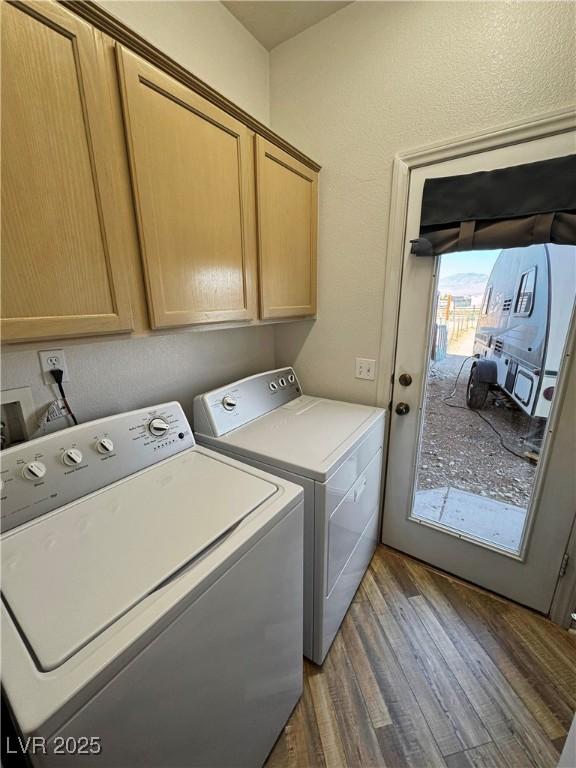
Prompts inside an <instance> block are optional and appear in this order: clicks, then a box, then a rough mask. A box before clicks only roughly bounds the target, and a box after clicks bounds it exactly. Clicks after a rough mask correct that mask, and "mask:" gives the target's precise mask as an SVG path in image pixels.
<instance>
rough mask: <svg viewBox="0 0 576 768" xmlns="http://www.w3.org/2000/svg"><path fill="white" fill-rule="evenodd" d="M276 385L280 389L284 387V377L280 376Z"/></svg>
mask: <svg viewBox="0 0 576 768" xmlns="http://www.w3.org/2000/svg"><path fill="white" fill-rule="evenodd" d="M278 384H280V386H281V387H285V386H286V379H285V378H284V376H280V378H279V379H278Z"/></svg>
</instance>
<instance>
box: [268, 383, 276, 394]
mask: <svg viewBox="0 0 576 768" xmlns="http://www.w3.org/2000/svg"><path fill="white" fill-rule="evenodd" d="M268 387H269V388H270V391H271V392H276V390H277V389H278V384H276V382H275V381H271V382H270V384H268Z"/></svg>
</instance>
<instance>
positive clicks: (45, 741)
mask: <svg viewBox="0 0 576 768" xmlns="http://www.w3.org/2000/svg"><path fill="white" fill-rule="evenodd" d="M1 478H2V527H3V532H2V537H1V550H2V607H1V611H2V661H3V664H2V667H3V669H2V686H3V703H4V704H5V705H6V706H7V708H8V710H9V713H10V715H11V718H12V721H13V723H14V724H15V726H16V729H15V730H16V735H15V736H14V739H13V741H12V742H11V743H9V744H6V743H5V744H4V748H5V751H7V752H9V753H18V752H23V751H24V752H26V754H27V757H28V758H29V759H30V761H31V762H32V764H33V765H35V766H36V765H37V766H50V767H51V768H52V766H60V765H66V766H74V768H76V767H77V766H83V765H86V766H95V767H96V766H97V767H98V768H120V767H121V768H143V766H151V767H152V766H153V767H154V768H164V767H165V766H171V767H176V766H186V768H189V766H230V765H235V766H252V767H255V766H259V765H261V764H262V763H263V762H264V760H265V758H266V756H267V754H268V752H269V750H270V749H271V748H272V746H273V744H274V742H275V740H276V738H277V737H278V735H279V733H280V731H281V729H282V727H283V726H284V724H285V722H286V720H287V718H288V717H289V715H290V713H291V711H292V709H293V707H294V705H295V704H296V702H297V701H298V698H299V697H300V694H301V690H302V556H303V555H302V541H303V537H302V526H303V505H302V489H301V488H299V487H298V486H296V485H292V484H291V483H289V482H285V481H283V480H281V479H279V478H278V477H272V476H271V475H269V474H266V473H264V472H261V471H259V470H257V469H253V468H251V467H247V466H246V465H245V464H239V463H238V462H236V461H233V460H231V459H228V458H226V457H224V456H222V455H221V454H216V453H214V452H212V451H210V450H207V449H205V448H200V447H198V446H197V445H195V442H194V438H193V435H192V432H191V429H190V426H189V424H188V422H187V420H186V417H185V416H184V413H183V412H182V409H181V407H180V405H179V404H178V403H168V404H165V405H160V406H157V407H154V408H147V409H143V410H138V411H134V412H131V413H125V414H121V415H118V416H114V417H111V418H108V419H101V420H99V421H93V422H91V423H87V424H82V425H80V426H77V427H72V428H71V429H67V430H64V431H62V432H59V433H56V434H52V435H49V436H46V437H42V438H40V439H37V440H33V441H31V442H29V443H25V444H23V445H21V446H16V447H14V448H11V449H9V450H6V451H4V452H3V454H2V472H1ZM5 736H6V735H5V734H3V737H4V738H3V740H4V741H6V738H5ZM17 736H20V739H21V740H20V742H18V741H17Z"/></svg>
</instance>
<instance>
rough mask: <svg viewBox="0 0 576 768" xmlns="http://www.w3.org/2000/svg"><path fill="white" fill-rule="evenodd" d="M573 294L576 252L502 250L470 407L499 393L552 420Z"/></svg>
mask: <svg viewBox="0 0 576 768" xmlns="http://www.w3.org/2000/svg"><path fill="white" fill-rule="evenodd" d="M575 294H576V246H573V245H550V244H548V245H531V246H529V247H526V248H511V249H509V250H505V251H502V253H500V255H499V256H498V259H497V260H496V263H495V264H494V267H493V269H492V273H491V274H490V278H489V279H488V283H487V285H486V290H485V293H484V300H483V302H482V307H481V311H480V317H479V319H478V325H477V327H476V336H475V339H474V354H475V356H476V357H477V358H478V359H477V360H476V361H475V362H474V363H473V365H472V369H471V372H470V379H469V382H468V391H467V396H466V401H467V403H468V406H469V407H470V408H473V409H475V410H478V409H480V408H482V407H483V406H484V405H485V403H486V398H487V395H488V392H489V391H490V390H500V391H502V392H504V393H505V394H506V395H507V396H508V397H509V398H511V399H512V400H513V401H514V402H515V403H516V404H517V405H518V406H519V407H520V408H521V409H522V410H523V411H525V412H526V413H527V414H528V415H529V416H534V417H537V418H544V419H545V418H547V417H548V415H549V413H550V405H551V401H552V397H553V394H554V388H555V386H556V380H557V377H558V369H559V367H560V362H561V360H562V352H563V349H564V344H565V341H566V338H567V336H568V330H569V327H570V320H571V317H572V311H573V307H574V297H575Z"/></svg>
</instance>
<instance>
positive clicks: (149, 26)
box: [98, 0, 269, 124]
mask: <svg viewBox="0 0 576 768" xmlns="http://www.w3.org/2000/svg"><path fill="white" fill-rule="evenodd" d="M98 2H99V5H101V6H102V7H103V8H105V9H106V10H107V11H109V12H110V13H112V14H114V16H116V17H117V18H119V19H120V20H121V21H123V22H124V23H125V24H127V25H128V26H129V27H130V28H131V29H133V30H134V31H135V32H138V33H139V34H140V35H142V37H144V38H146V40H149V41H150V42H151V43H153V44H154V45H156V46H157V47H158V48H160V49H161V50H163V51H165V52H166V53H167V54H169V55H170V56H171V57H172V58H173V59H175V60H176V61H177V62H178V63H179V64H182V66H184V67H186V68H187V69H188V70H189V71H190V72H192V74H194V75H196V76H197V77H199V78H201V79H202V80H205V81H206V82H207V83H209V84H210V85H211V86H212V87H213V88H215V89H216V90H217V91H220V93H222V94H223V95H224V96H227V97H228V98H229V99H231V100H232V101H233V102H235V103H236V104H238V106H239V107H242V109H245V110H246V111H247V112H249V113H250V114H251V115H254V117H256V118H258V119H259V120H261V121H262V122H263V123H266V124H267V123H268V121H269V99H268V92H269V87H268V85H269V83H268V74H269V66H268V64H269V61H268V59H269V54H268V51H267V50H266V49H265V48H264V46H263V45H261V44H260V43H259V42H258V41H257V40H256V39H255V38H254V37H252V35H251V34H250V32H248V30H247V29H245V27H243V26H242V24H240V22H239V21H238V20H237V19H236V18H235V17H234V16H233V15H232V14H231V13H230V12H229V11H227V10H226V8H225V7H224V6H223V5H222V4H221V3H219V2H215V1H213V2H210V1H209V0H208V1H204V2H202V1H201V0H98Z"/></svg>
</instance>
